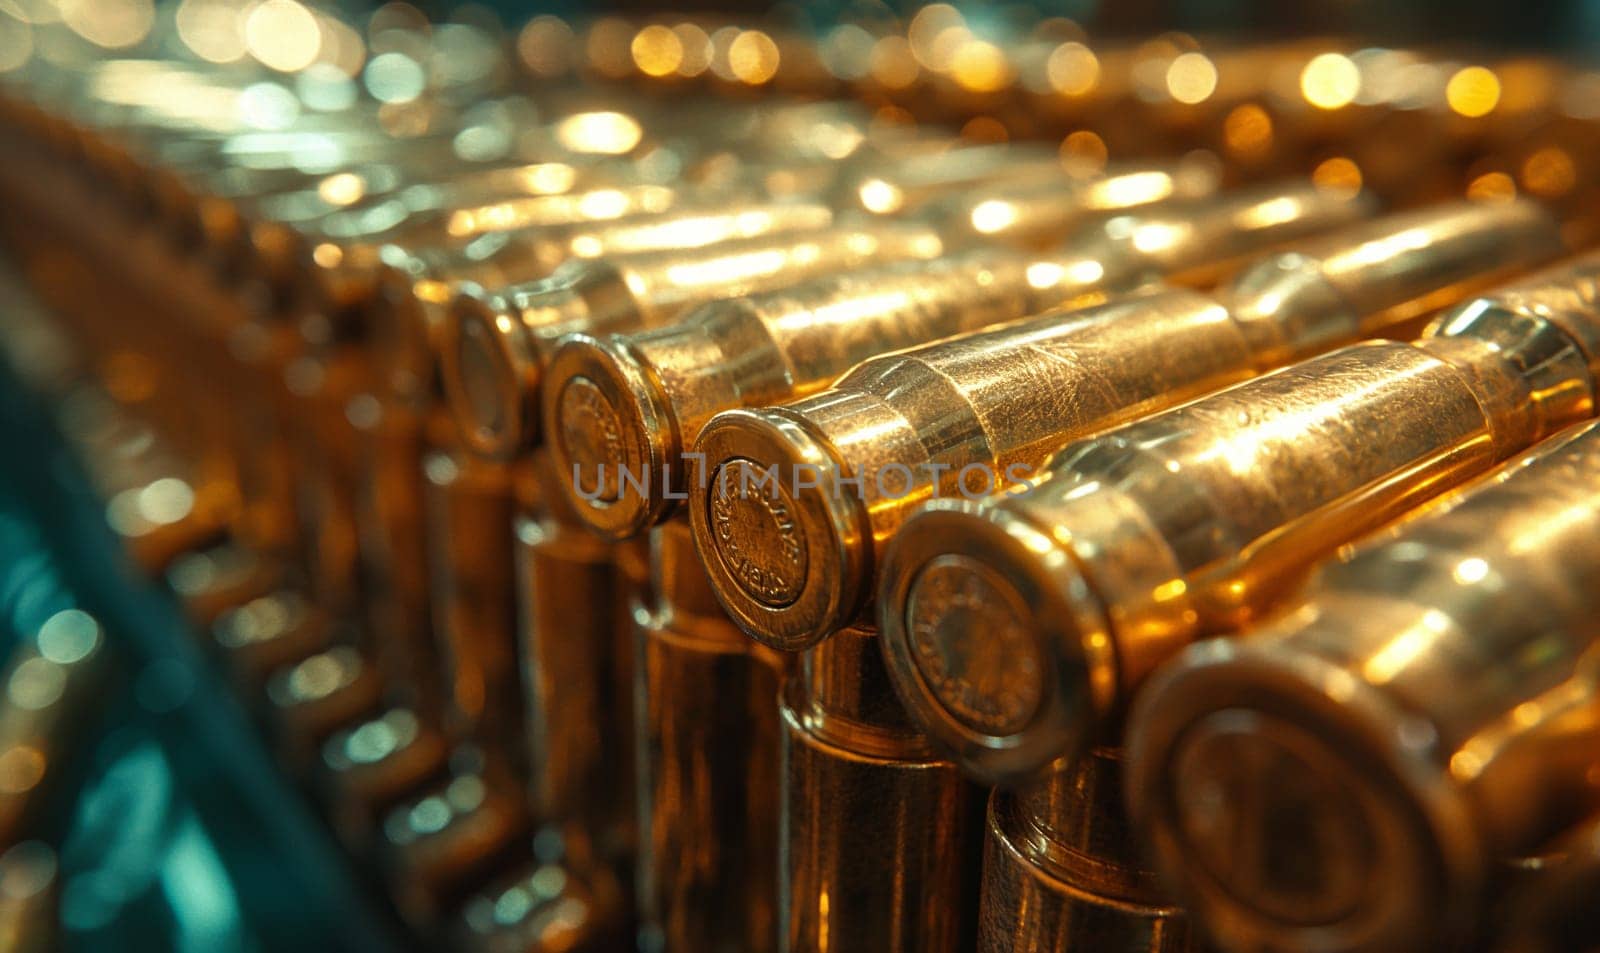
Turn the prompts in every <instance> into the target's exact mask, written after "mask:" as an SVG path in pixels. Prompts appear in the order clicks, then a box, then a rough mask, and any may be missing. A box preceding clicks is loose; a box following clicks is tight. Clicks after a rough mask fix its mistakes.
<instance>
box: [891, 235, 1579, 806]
mask: <svg viewBox="0 0 1600 953" xmlns="http://www.w3.org/2000/svg"><path fill="white" fill-rule="evenodd" d="M1597 274H1600V257H1597V256H1589V257H1584V258H1580V259H1576V260H1574V261H1571V262H1568V263H1565V264H1563V265H1560V266H1558V267H1556V268H1554V269H1551V270H1548V271H1545V272H1542V273H1540V274H1538V275H1535V276H1533V277H1531V278H1529V279H1527V280H1526V282H1525V283H1522V284H1519V285H1513V286H1511V287H1509V288H1507V289H1504V290H1502V291H1498V292H1493V293H1491V294H1489V295H1487V296H1485V297H1481V298H1476V299H1473V300H1471V301H1469V302H1468V303H1466V304H1463V305H1460V306H1458V307H1456V308H1455V309H1453V310H1451V311H1450V312H1448V313H1447V314H1446V315H1444V316H1443V317H1441V318H1440V319H1439V322H1438V323H1436V324H1435V325H1433V326H1432V327H1431V329H1430V336H1429V337H1428V338H1427V339H1426V340H1423V341H1421V342H1419V343H1416V344H1411V343H1401V342H1380V341H1369V342H1366V343H1363V344H1357V345H1352V346H1350V347H1346V348H1343V349H1341V350H1338V351H1334V352H1331V353H1329V354H1325V355H1323V356H1321V357H1317V358H1313V359H1310V360H1307V361H1303V362H1301V363H1299V364H1294V365H1291V366H1290V367H1287V368H1285V369H1283V370H1281V371H1278V372H1277V373H1274V374H1270V375H1268V376H1265V377H1262V378H1260V379H1258V380H1253V381H1249V382H1246V383H1244V384H1241V385H1239V386H1237V387H1233V388H1230V389H1228V390H1225V391H1222V392H1220V393H1217V394H1213V395H1211V396H1209V397H1206V398H1204V399H1202V400H1199V401H1196V402H1194V403H1191V404H1188V405H1186V406H1183V407H1179V408H1176V409H1173V410H1169V411H1167V412H1165V413H1162V414H1159V415H1156V416H1153V417H1148V418H1146V419H1144V420H1140V421H1137V422H1135V423H1131V424H1127V425H1124V426H1122V427H1119V428H1117V429H1115V430H1110V431H1107V432H1104V433H1102V434H1100V435H1098V436H1095V437H1090V438H1086V439H1083V440H1079V441H1077V442H1074V443H1071V444H1068V445H1067V446H1066V447H1065V448H1064V449H1062V450H1061V451H1060V452H1059V453H1058V454H1057V455H1056V456H1055V458H1054V459H1053V460H1052V461H1051V463H1050V466H1049V467H1048V469H1047V470H1046V471H1045V473H1044V475H1043V477H1044V478H1043V479H1042V481H1041V482H1038V483H1036V484H1035V485H1034V486H1033V487H1032V488H1031V489H1029V490H1027V491H1026V492H1024V493H1020V494H1015V495H1009V496H1007V497H1005V498H1001V499H996V500H995V501H992V502H991V503H990V504H988V505H984V506H981V507H967V508H966V511H958V510H957V509H956V508H955V507H949V506H939V505H937V504H936V505H935V506H934V507H930V508H929V510H928V511H926V512H924V513H922V514H919V515H918V516H917V517H916V518H914V519H913V520H910V521H908V522H907V523H906V524H905V525H904V526H903V527H902V529H901V532H900V536H899V537H898V538H897V539H896V541H895V542H894V544H893V545H892V546H891V548H890V554H889V556H888V558H887V559H886V560H885V567H884V576H885V579H884V585H883V592H882V594H881V601H880V617H881V618H882V619H883V620H884V624H885V627H886V628H885V642H884V646H885V650H886V652H887V655H888V661H889V665H890V668H891V671H892V672H893V673H894V677H895V686H896V688H897V689H898V690H899V691H900V693H901V695H902V697H903V698H904V699H905V702H906V704H907V706H908V707H909V708H910V709H911V710H912V711H913V713H914V715H915V717H916V719H917V720H918V722H919V723H921V724H923V725H924V726H925V727H926V728H927V730H928V732H929V733H930V734H931V735H933V736H934V737H935V738H937V739H939V740H940V741H941V742H942V743H943V745H944V746H945V747H946V748H947V749H948V750H950V751H952V752H953V753H954V755H955V757H956V759H957V760H958V761H960V762H961V763H962V765H963V766H965V767H966V768H967V769H968V770H970V771H973V772H974V773H976V774H978V775H979V776H981V777H985V778H991V779H994V780H996V781H997V782H1012V781H1017V780H1020V779H1025V778H1029V777H1035V776H1038V775H1040V774H1041V773H1046V772H1048V771H1050V770H1052V769H1054V768H1056V767H1059V766H1060V765H1061V764H1063V763H1065V762H1068V761H1070V760H1072V759H1073V758H1075V757H1077V756H1078V755H1079V754H1080V753H1081V752H1082V751H1083V750H1084V749H1085V747H1086V746H1087V745H1090V744H1093V743H1096V742H1098V741H1100V740H1101V739H1102V738H1104V737H1105V735H1106V733H1107V732H1108V731H1109V730H1110V729H1111V727H1112V725H1113V724H1114V723H1115V721H1116V718H1117V716H1118V714H1119V712H1120V710H1121V709H1122V707H1123V706H1124V704H1125V703H1126V700H1127V699H1128V698H1129V697H1130V695H1131V693H1132V691H1133V690H1134V689H1135V688H1136V687H1137V686H1138V685H1139V684H1140V683H1141V682H1142V681H1143V680H1144V678H1145V677H1146V676H1147V675H1148V674H1149V672H1150V671H1151V670H1152V669H1153V668H1154V667H1155V666H1156V665H1158V664H1160V663H1161V662H1162V661H1164V660H1166V659H1167V658H1169V657H1171V656H1172V655H1173V654H1174V653H1175V652H1177V651H1178V650H1180V649H1182V648H1183V647H1184V646H1185V645H1187V644H1188V643H1190V642H1192V641H1194V640H1195V639H1196V638H1199V637H1201V636H1204V635H1208V634H1216V633H1221V632H1226V631H1231V630H1235V629H1238V628H1240V627H1242V626H1244V625H1246V624H1248V623H1250V622H1252V621H1253V620H1255V619H1256V618H1258V617H1259V616H1260V615H1261V614H1262V613H1264V612H1267V611H1269V610H1271V609H1272V608H1273V607H1274V606H1275V605H1276V604H1278V603H1279V602H1280V601H1281V599H1282V598H1283V597H1284V596H1285V595H1286V594H1288V593H1290V592H1292V591H1293V588H1294V587H1295V586H1296V585H1297V584H1298V583H1299V582H1300V581H1301V579H1302V578H1303V576H1304V574H1305V572H1306V570H1307V569H1308V568H1309V567H1310V566H1311V565H1313V564H1314V563H1315V562H1316V561H1318V560H1320V559H1322V558H1325V557H1326V556H1328V555H1331V554H1332V552H1333V551H1334V550H1335V549H1337V548H1338V547H1339V546H1341V545H1344V544H1345V543H1347V542H1349V541H1350V540H1352V539H1354V538H1355V537H1356V536H1358V535H1360V534H1361V533H1363V532H1365V531H1369V530H1372V529H1375V528H1377V527H1378V526H1381V525H1382V524H1383V523H1384V522H1386V521H1388V520H1390V519H1392V518H1394V517H1395V516H1398V515H1400V514H1401V513H1403V512H1405V511H1406V510H1408V509H1411V508H1412V507H1415V506H1416V505H1417V504H1419V503H1421V502H1422V501H1424V500H1426V499H1428V498H1430V497H1432V496H1434V495H1437V494H1438V493H1440V492H1442V491H1444V490H1446V489H1449V488H1450V487H1451V486H1453V485H1455V484H1459V483H1461V482H1462V481H1464V480H1465V479H1467V478H1469V477H1471V476H1474V475H1476V474H1478V473H1482V472H1483V471H1484V470H1486V469H1488V468H1489V467H1490V466H1492V465H1493V464H1495V463H1497V462H1500V461H1502V460H1505V459H1507V458H1508V457H1510V456H1512V455H1514V454H1516V453H1518V452H1520V451H1521V450H1523V449H1525V448H1526V447H1528V446H1529V445H1531V444H1532V443H1534V442H1536V441H1537V440H1539V439H1542V438H1543V437H1545V436H1548V435H1549V434H1551V433H1553V432H1554V431H1555V430H1557V429H1559V428H1560V427H1562V426H1564V425H1565V424H1568V423H1571V422H1573V421H1576V420H1579V419H1582V418H1584V417H1587V416H1589V415H1591V414H1592V413H1593V412H1594V403H1593V401H1594V391H1595V381H1596V375H1595V368H1596V367H1597V366H1600V365H1597V364H1596V359H1597V358H1600V347H1597V342H1600V306H1597V305H1596V304H1594V303H1592V302H1593V296H1592V291H1591V289H1592V287H1593V283H1594V279H1595V276H1596V275H1597ZM1197 527H1199V528H1198V529H1197Z"/></svg>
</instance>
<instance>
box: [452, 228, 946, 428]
mask: <svg viewBox="0 0 1600 953" xmlns="http://www.w3.org/2000/svg"><path fill="white" fill-rule="evenodd" d="M943 249H944V245H943V243H942V241H941V240H940V238H939V236H938V234H937V233H936V232H935V231H934V230H932V229H930V228H927V227H924V226H918V225H912V224H907V223H898V222H888V221H886V222H868V223H863V224H847V225H840V226H837V227H833V228H827V229H816V230H809V231H800V232H795V233H785V234H780V235H773V236H765V237H758V238H751V239H745V240H743V241H735V242H728V243H725V244H720V245H713V246H710V247H709V248H706V249H702V250H694V249H688V250H670V251H647V252H638V253H632V254H619V255H615V256H611V257H607V258H594V259H587V260H575V261H572V262H569V263H568V264H566V265H563V266H562V267H561V268H559V269H557V271H556V272H555V273H554V274H552V275H551V276H550V277H549V278H547V279H544V280H542V281H538V282H533V283H530V284H525V285H516V286H512V287H510V288H506V289H503V290H501V291H499V292H497V293H494V294H492V295H478V294H463V295H461V296H459V297H457V298H456V299H455V301H454V303H453V304H452V305H451V312H450V321H451V324H450V328H449V330H448V332H447V333H448V335H449V339H448V343H446V345H445V347H444V375H445V377H444V380H445V390H446V393H447V394H448V395H449V398H450V406H451V407H452V409H453V410H454V411H455V414H456V419H457V420H458V421H459V423H460V426H461V432H462V437H463V439H464V440H465V441H466V442H467V444H468V446H470V447H472V448H473V449H475V450H477V451H478V452H480V453H484V454H487V455H495V456H506V455H512V454H515V453H517V452H519V451H522V450H525V449H527V448H528V447H529V446H530V445H531V443H532V442H533V441H534V440H535V439H536V438H537V435H538V407H539V405H538V399H539V387H540V383H541V381H542V379H543V375H544V370H545V368H546V366H547V365H548V363H549V359H550V353H551V351H552V350H553V348H554V345H555V343H556V342H557V341H558V340H560V338H561V336H562V335H566V334H573V333H579V332H582V333H591V334H593V333H602V334H604V333H611V332H616V331H633V330H637V329H639V328H642V327H652V326H659V325H662V324H666V323H668V322H669V321H671V320H672V319H673V318H675V317H678V316H679V315H682V314H683V313H684V312H685V311H687V310H688V309H689V308H692V307H694V306H696V305H700V304H704V303H705V302H706V301H710V300H715V299H718V298H728V297H736V296H739V295H744V294H750V293H752V292H757V291H762V290H765V289H769V288H774V287H782V286H784V285H788V284H792V283H794V282H796V281H800V280H802V279H804V278H807V277H810V276H814V275H821V274H829V273H832V272H836V271H841V270H849V269H852V268H858V267H860V266H862V265H864V264H866V263H868V262H873V261H892V260H894V259H912V258H932V257H934V256H937V255H938V254H939V253H940V252H941V251H943ZM603 426H604V419H603V418H600V419H597V420H596V422H595V424H594V428H595V429H601V428H603ZM603 432H604V431H603V430H601V433H602V434H603Z"/></svg>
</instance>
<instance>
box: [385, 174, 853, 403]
mask: <svg viewBox="0 0 1600 953" xmlns="http://www.w3.org/2000/svg"><path fill="white" fill-rule="evenodd" d="M728 205H729V200H728V199H723V200H722V201H721V202H720V203H719V204H716V205H713V204H712V203H711V202H710V201H698V202H685V203H681V204H680V205H679V206H678V207H675V208H673V209H670V210H668V211H665V212H654V213H645V214H639V215H626V216H623V217H621V218H617V219H613V220H610V221H582V222H573V223H570V224H566V225H535V226H531V227H523V228H515V229H508V230H504V231H495V232H488V233H485V234H483V235H480V236H478V237H476V238H473V239H472V240H470V241H467V242H465V243H462V244H456V245H446V246H434V247H431V248H424V249H411V248H404V247H401V246H399V245H387V246H384V247H383V248H382V249H381V250H380V251H379V258H380V259H381V261H382V264H383V274H382V275H381V276H380V279H379V283H380V287H379V289H378V295H379V297H380V299H381V305H380V307H382V308H383V309H384V312H385V313H384V314H382V315H380V316H379V318H378V320H376V321H374V322H373V328H372V347H373V350H374V355H373V356H374V359H375V360H376V362H377V363H378V366H379V375H380V378H381V380H382V381H383V384H384V385H385V386H386V387H387V389H388V390H389V391H390V392H392V393H394V394H397V395H401V396H403V397H410V398H416V397H418V396H420V395H426V394H428V393H431V391H432V390H433V389H434V388H436V387H437V386H439V382H438V381H437V380H436V378H437V375H438V368H437V366H436V365H437V361H438V355H439V354H440V353H442V351H443V348H444V345H445V340H444V336H443V332H444V328H445V318H446V306H447V305H448V304H449V302H450V299H451V298H452V297H454V296H455V295H456V294H457V293H458V292H460V291H461V289H462V287H463V286H464V285H466V284H467V283H469V282H470V283H472V284H475V285H477V286H478V287H480V288H488V289H498V288H504V287H508V286H510V285H514V284H518V283H521V282H526V281H531V280H533V279H536V278H541V277H544V276H545V275H548V274H549V273H550V272H552V271H554V270H555V269H556V267H557V266H559V265H560V264H562V263H563V262H565V261H566V260H568V259H571V258H601V257H606V256H608V255H615V254H634V253H639V252H645V251H653V250H661V249H666V248H701V247H705V246H709V245H716V244H719V243H721V242H727V241H737V240H739V239H749V238H757V237H759V236H762V235H774V234H781V233H784V232H793V231H801V230H805V229H812V228H822V227H826V226H827V225H829V224H830V223H832V221H833V211H832V210H831V209H830V208H828V207H827V206H826V205H822V204H819V203H816V202H803V201H794V202H767V203H750V204H738V205H737V206H736V207H735V208H734V209H733V210H731V211H730V210H729V208H728Z"/></svg>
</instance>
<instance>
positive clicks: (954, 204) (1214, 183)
mask: <svg viewBox="0 0 1600 953" xmlns="http://www.w3.org/2000/svg"><path fill="white" fill-rule="evenodd" d="M1221 188H1222V176H1221V170H1220V169H1219V168H1218V166H1217V163H1216V161H1215V160H1213V159H1211V158H1210V157H1209V156H1186V157H1184V158H1182V159H1179V160H1178V161H1176V162H1165V163H1153V164H1145V165H1134V164H1128V165H1118V166H1112V167H1111V168H1108V169H1105V170H1102V171H1101V172H1099V173H1098V174H1096V175H1093V176H1085V177H1084V178H1082V179H1081V180H1072V181H1069V182H1065V183H1063V182H1057V181H1045V182H1022V183H1012V182H1008V181H1004V180H1002V181H1000V182H997V183H986V184H983V185H981V186H980V187H976V188H974V189H972V190H970V191H969V192H965V193H962V194H959V195H953V196H949V197H947V198H944V199H941V200H938V201H936V202H933V203H931V204H930V205H928V206H927V207H926V208H924V209H923V210H922V211H921V212H920V213H918V214H919V215H920V216H921V217H922V218H923V219H925V220H927V221H930V222H933V223H934V224H936V225H937V226H938V227H939V230H940V232H941V234H943V235H944V236H945V238H946V240H947V241H949V242H950V243H952V244H954V245H961V244H967V243H977V242H1005V243H1006V244H1009V245H1016V246H1019V247H1031V248H1037V249H1041V250H1043V249H1047V248H1050V247H1052V246H1055V245H1057V244H1059V243H1060V242H1061V241H1062V239H1064V238H1068V237H1070V236H1072V235H1073V234H1074V233H1075V232H1076V231H1077V230H1078V229H1082V228H1086V227H1089V226H1090V225H1093V224H1097V223H1098V222H1099V221H1101V220H1103V219H1105V218H1108V217H1111V216H1114V215H1118V214H1122V213H1126V212H1131V211H1136V210H1138V209H1139V208H1141V207H1143V206H1147V205H1154V204H1156V203H1158V202H1169V201H1180V202H1181V201H1190V202H1193V201H1199V200H1201V199H1207V198H1212V197H1213V196H1215V195H1216V194H1217V193H1218V191H1219V190H1220V189H1221Z"/></svg>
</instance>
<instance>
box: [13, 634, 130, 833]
mask: <svg viewBox="0 0 1600 953" xmlns="http://www.w3.org/2000/svg"><path fill="white" fill-rule="evenodd" d="M111 669H112V659H111V657H110V652H109V650H108V649H107V647H106V641H105V635H104V633H103V632H102V631H101V629H100V624H99V622H97V621H96V620H95V618H94V617H93V616H91V615H89V614H88V613H86V612H83V611H82V610H79V609H64V610H62V611H59V612H56V613H54V614H53V615H51V616H50V617H49V618H48V619H46V620H45V621H44V622H43V623H42V624H40V625H39V628H38V631H37V632H34V633H32V634H31V635H27V636H25V637H24V638H23V639H22V640H21V641H19V642H18V643H17V644H16V646H15V647H14V648H13V649H12V650H11V652H10V653H9V655H8V657H7V659H6V665H5V669H4V671H3V672H0V686H3V687H4V691H3V692H0V754H3V756H4V760H5V767H6V778H7V781H8V782H9V783H8V784H6V785H5V788H4V790H0V843H5V844H16V843H18V842H19V841H22V840H24V839H25V838H26V837H28V836H29V833H30V831H34V830H37V829H38V825H40V824H41V823H44V822H46V821H47V819H48V818H49V816H50V813H51V812H52V811H53V810H55V809H57V808H58V807H59V804H55V803H51V802H52V801H55V800H56V799H59V798H60V797H61V796H62V791H61V784H62V783H63V781H64V778H63V772H64V771H65V770H66V769H67V763H68V759H69V758H70V757H71V756H72V755H73V750H72V749H73V747H74V743H75V741H76V739H77V738H78V737H79V735H80V734H81V733H82V732H83V731H84V730H85V729H86V728H87V727H88V725H89V724H90V723H91V722H90V719H91V718H92V717H93V716H94V715H97V714H99V712H100V708H99V706H98V705H97V702H98V700H99V697H100V693H101V692H102V691H103V690H104V687H105V684H106V679H107V678H108V677H109V675H110V670H111Z"/></svg>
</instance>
